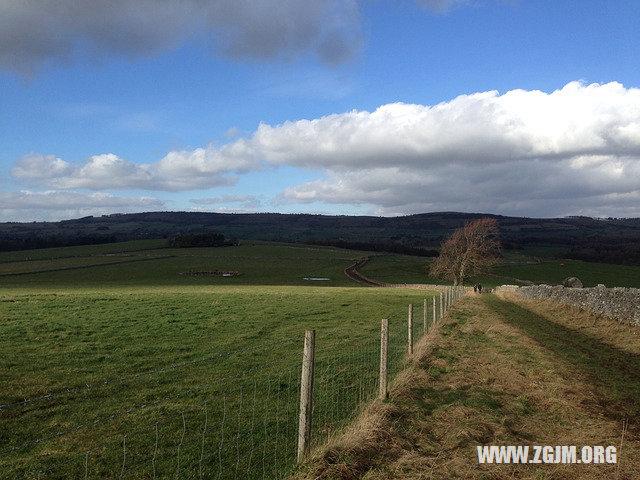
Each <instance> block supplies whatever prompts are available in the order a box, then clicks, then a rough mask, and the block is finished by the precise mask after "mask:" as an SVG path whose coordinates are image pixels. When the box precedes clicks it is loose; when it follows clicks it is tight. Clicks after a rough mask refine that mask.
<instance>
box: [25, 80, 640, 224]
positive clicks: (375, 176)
mask: <svg viewBox="0 0 640 480" xmlns="http://www.w3.org/2000/svg"><path fill="white" fill-rule="evenodd" d="M264 165H271V166H280V165H286V166H294V167H301V168H306V169H312V170H316V171H319V172H321V173H322V174H323V175H324V176H323V178H321V179H319V180H317V181H314V182H310V183H305V184H301V185H294V186H292V187H291V188H289V189H287V190H286V191H285V192H283V198H284V199H288V200H289V201H291V202H297V203H312V202H316V203H317V202H320V203H325V204H348V205H355V204H358V205H370V206H372V208H377V209H378V211H379V212H381V213H387V212H391V213H409V212H415V211H425V210H466V211H468V210H476V211H477V210H484V211H492V212H501V213H522V214H532V215H556V214H563V215H564V214H572V213H585V214H587V213H588V212H598V214H602V213H603V212H605V211H608V212H610V214H612V215H616V214H617V213H616V212H618V211H619V210H621V209H626V210H625V211H631V210H633V211H635V212H636V213H635V214H636V215H640V207H635V206H634V205H635V203H634V200H633V199H634V198H635V197H634V195H636V193H637V192H639V191H640V89H637V88H625V87H624V86H623V85H621V84H619V83H615V82H613V83H608V84H603V85H600V84H592V85H583V84H581V83H578V82H572V83H569V84H567V85H566V86H565V87H563V88H561V89H559V90H556V91H554V92H551V93H545V92H541V91H525V90H512V91H509V92H506V93H504V94H499V93H498V92H496V91H489V92H480V93H473V94H470V95H462V96H460V97H457V98H455V99H453V100H451V101H448V102H443V103H440V104H437V105H416V104H402V103H394V104H388V105H383V106H381V107H379V108H378V109H376V110H375V111H373V112H367V111H351V112H346V113H342V114H334V115H328V116H325V117H321V118H317V119H312V120H298V121H291V122H285V123H283V124H281V125H277V126H271V125H267V124H261V125H260V126H259V127H258V128H257V130H256V131H255V132H254V133H253V134H252V135H250V136H248V137H246V138H241V139H238V140H236V141H232V142H230V143H227V144H226V145H223V146H221V147H214V146H209V147H207V148H204V149H196V150H193V151H180V152H171V153H169V154H167V155H166V156H165V158H163V159H162V160H160V161H159V162H156V163H151V164H135V163H132V162H127V161H124V160H121V159H119V158H118V157H115V156H113V155H99V156H96V157H92V158H91V159H90V160H89V161H88V162H87V163H85V164H84V165H82V166H72V165H71V164H68V163H67V162H64V161H62V160H60V159H57V158H56V157H53V156H47V157H42V158H38V157H34V156H29V157H26V159H23V160H22V161H20V162H19V163H18V164H17V165H16V167H15V168H14V175H15V176H16V177H18V178H21V179H23V180H28V181H32V182H36V183H40V184H45V185H49V186H53V187H56V188H80V187H82V188H94V189H103V188H119V187H124V188H134V187H135V188H146V189H156V190H163V189H164V190H190V189H197V188H202V187H210V186H216V185H224V184H228V183H231V182H233V180H234V174H235V173H241V172H246V171H249V170H253V169H258V168H262V167H263V166H264Z"/></svg>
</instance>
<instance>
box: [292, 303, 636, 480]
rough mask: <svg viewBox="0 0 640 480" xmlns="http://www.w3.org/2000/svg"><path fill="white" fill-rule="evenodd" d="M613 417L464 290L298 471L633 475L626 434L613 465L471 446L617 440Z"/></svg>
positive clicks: (347, 475) (410, 475)
mask: <svg viewBox="0 0 640 480" xmlns="http://www.w3.org/2000/svg"><path fill="white" fill-rule="evenodd" d="M620 436H621V425H620V423H619V422H616V421H614V420H611V419H610V418H609V417H607V416H605V415H604V414H603V412H602V411H601V409H600V406H599V400H598V396H597V394H596V393H595V392H594V390H593V389H592V387H591V385H590V384H589V380H588V378H587V376H586V375H585V376H583V375H581V374H580V372H578V371H577V370H576V369H575V368H574V367H573V366H571V365H568V364H562V363H559V362H558V359H557V358H556V357H555V356H554V355H552V354H550V353H549V352H548V351H547V350H546V349H545V348H544V347H543V346H541V345H539V344H538V343H537V342H535V341H534V340H532V339H531V338H529V337H527V336H526V335H524V334H523V333H522V332H521V331H520V330H518V329H517V328H515V327H513V326H511V325H509V324H507V323H506V322H503V321H502V319H501V318H500V316H499V315H498V314H496V313H495V312H494V311H492V310H491V309H489V308H488V307H487V306H486V305H485V304H484V302H483V301H482V300H480V299H478V298H468V299H466V300H465V301H463V302H462V303H461V304H460V305H459V306H457V307H456V308H454V309H453V310H452V311H451V313H450V315H449V316H448V318H446V319H445V322H444V324H443V325H442V326H441V327H440V328H439V329H438V331H436V332H431V333H430V334H429V335H427V336H426V337H425V338H424V339H423V340H422V341H421V343H420V344H419V345H418V347H417V348H416V353H415V354H414V356H413V358H412V359H411V360H410V362H409V365H408V367H407V368H406V370H405V371H404V372H403V373H402V374H401V375H400V376H399V377H398V379H397V380H396V382H395V383H394V385H393V386H392V390H391V393H390V398H389V401H387V402H375V403H374V404H372V405H370V406H369V407H368V408H366V409H365V410H364V411H363V413H362V415H361V416H360V418H359V419H358V421H357V422H355V423H354V424H353V425H351V426H350V427H349V428H348V430H346V431H345V432H344V434H342V435H341V436H338V437H336V438H334V439H333V440H332V441H331V442H330V443H328V444H327V445H324V446H323V447H321V448H320V449H318V450H317V451H315V452H314V453H313V455H312V456H311V458H310V459H309V461H308V462H307V463H306V464H305V465H304V466H303V467H302V468H301V469H300V471H299V472H298V473H297V475H296V476H295V477H294V478H296V479H297V480H302V479H340V480H352V479H367V480H383V479H385V480H386V479H456V478H460V479H495V480H499V479H500V480H502V479H505V480H506V479H531V480H533V479H558V480H560V479H567V480H571V479H587V480H589V479H600V478H605V477H607V478H618V479H620V480H623V479H635V478H640V442H638V439H637V438H634V437H633V435H629V434H627V436H626V437H625V445H624V450H623V454H622V457H621V464H620V465H617V466H586V465H479V464H478V463H477V459H476V446H477V445H483V444H485V445H486V444H496V445H578V446H580V445H619V443H620Z"/></svg>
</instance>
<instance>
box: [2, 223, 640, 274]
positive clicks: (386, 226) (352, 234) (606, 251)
mask: <svg viewBox="0 0 640 480" xmlns="http://www.w3.org/2000/svg"><path fill="white" fill-rule="evenodd" d="M487 216H488V217H493V218H495V219H497V221H498V223H499V225H500V229H501V235H502V239H503V243H504V245H505V247H506V248H508V249H529V250H531V249H533V248H535V249H536V251H539V254H540V255H552V254H554V255H562V256H565V257H568V258H577V259H582V260H592V261H604V262H610V263H623V264H624V263H627V264H640V219H638V218H628V219H624V218H623V219H617V218H608V219H594V218H589V217H566V218H525V217H507V216H500V215H491V214H482V213H458V212H438V213H423V214H417V215H407V216H402V217H371V216H332V215H307V214H279V213H252V214H233V213H196V212H147V213H133V214H117V215H106V216H102V217H84V218H79V219H75V220H64V221H60V222H32V223H14V222H10V223H0V250H2V251H7V250H22V249H31V248H45V247H54V246H65V245H83V244H95V243H107V242H115V241H124V240H133V239H143V238H169V237H171V236H174V235H177V234H186V233H199V232H206V231H218V232H220V233H223V234H224V235H225V236H226V237H227V238H231V239H240V240H268V241H282V242H293V243H316V244H327V245H337V246H342V247H352V248H360V249H366V250H386V251H396V252H402V253H409V254H422V255H433V254H434V253H435V249H437V248H438V246H439V244H440V242H441V241H442V239H443V238H444V237H445V236H446V235H448V234H449V233H450V232H451V231H452V230H454V229H456V228H458V227H460V226H462V225H464V223H465V222H467V221H469V220H472V219H475V218H480V217H487Z"/></svg>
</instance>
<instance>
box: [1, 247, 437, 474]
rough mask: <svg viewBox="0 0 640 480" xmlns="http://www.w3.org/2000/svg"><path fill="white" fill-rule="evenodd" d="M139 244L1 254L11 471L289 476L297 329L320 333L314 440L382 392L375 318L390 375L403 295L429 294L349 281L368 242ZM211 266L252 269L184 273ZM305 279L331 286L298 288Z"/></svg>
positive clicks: (4, 433)
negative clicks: (321, 279) (386, 342)
mask: <svg viewBox="0 0 640 480" xmlns="http://www.w3.org/2000/svg"><path fill="white" fill-rule="evenodd" d="M157 246H159V245H156V247H157ZM123 247H124V248H123ZM130 247H134V248H133V249H131V248H130ZM135 247H136V245H132V244H127V245H118V246H115V245H112V246H106V245H103V246H98V247H75V248H73V249H70V250H67V251H66V250H65V249H53V250H50V251H48V252H47V254H43V252H36V253H35V254H33V256H32V257H31V258H32V259H31V260H26V261H23V262H19V263H17V262H16V260H19V258H16V257H15V256H12V255H10V256H8V257H5V258H3V260H5V261H6V263H3V264H0V268H4V270H2V272H3V273H4V274H7V273H17V272H19V273H21V274H20V275H5V276H0V282H1V283H2V284H3V286H4V288H3V289H2V290H1V291H0V339H1V340H0V365H2V366H1V367H0V383H1V384H2V385H3V387H4V388H3V389H2V392H1V393H0V405H1V407H0V452H1V453H0V471H2V476H4V477H6V478H34V479H35V478H47V479H49V478H52V479H57V478H59V479H62V478H84V477H85V475H86V477H87V478H116V477H117V478H152V477H153V476H154V474H155V475H156V476H157V477H158V478H167V477H174V478H198V477H200V475H202V476H203V477H204V478H235V477H238V476H239V477H241V478H247V479H251V478H280V477H282V476H284V475H285V474H286V473H287V471H288V470H289V469H290V468H291V467H292V465H293V463H294V456H295V447H296V444H295V442H296V435H297V432H296V428H297V424H296V422H297V397H298V395H299V393H298V388H299V387H298V376H299V369H300V357H301V350H302V339H303V333H304V330H305V329H308V328H314V329H315V330H316V332H317V333H316V335H317V340H316V341H317V345H316V351H317V363H316V404H315V416H314V441H315V443H316V444H318V443H320V442H322V441H323V440H324V439H326V438H327V437H328V436H330V435H333V434H334V433H335V432H336V431H338V430H339V429H340V428H342V427H343V426H344V425H345V424H346V423H347V422H348V421H349V419H350V418H353V415H354V414H355V413H356V412H357V410H358V408H359V406H360V405H362V403H363V402H364V401H365V400H367V399H368V398H370V396H371V395H372V394H373V393H374V392H375V389H376V381H377V368H378V348H379V322H380V319H381V318H389V319H390V329H391V332H390V339H391V352H390V361H391V365H390V368H391V371H392V373H395V372H398V371H399V370H400V369H401V367H402V362H403V360H402V358H403V354H404V349H405V342H406V323H405V319H406V307H407V304H408V303H410V302H413V303H414V304H421V303H422V300H423V299H424V298H425V296H428V295H429V292H425V291H417V290H399V289H367V288H361V287H360V286H358V285H356V284H353V283H352V282H350V281H349V280H348V279H346V277H345V278H343V277H344V275H343V272H342V270H343V269H344V266H346V265H347V264H348V263H349V262H350V261H351V258H353V257H356V258H357V256H358V255H359V252H348V251H344V250H338V249H328V248H315V247H313V248H304V247H302V248H301V247H292V246H289V245H265V244H255V245H245V246H242V247H232V248H221V249H186V250H181V251H177V250H175V251H168V249H157V248H155V247H154V248H153V249H152V250H149V249H148V248H149V247H150V245H145V248H146V249H145V250H140V249H136V248H135ZM118 252H120V253H118ZM22 254H24V252H22ZM106 254H116V255H115V257H114V256H112V255H109V256H108V257H104V256H103V255H106ZM125 255H126V256H125ZM157 255H160V256H164V255H175V256H172V257H170V258H160V259H158V258H155V256H157ZM36 258H37V259H36ZM44 258H49V260H43V259H44ZM52 258H53V260H51V259H52ZM104 258H108V259H110V260H113V259H114V258H115V259H116V260H123V261H126V263H120V264H114V265H101V264H100V265H99V264H98V262H100V260H102V259H104ZM143 258H148V260H144V261H136V262H129V261H128V260H132V259H135V260H141V259H143ZM42 262H45V264H44V268H46V269H48V270H49V271H46V272H44V271H42V272H40V273H28V272H29V268H31V269H32V271H33V270H40V269H42V268H43V263H42ZM47 262H50V263H47ZM65 266H66V267H71V268H73V270H59V268H60V267H65ZM203 266H204V267H214V268H220V269H223V268H224V269H241V270H242V271H243V276H241V277H237V278H216V277H206V278H197V277H184V276H181V275H178V274H177V273H178V272H179V271H181V270H183V269H187V268H189V267H193V268H202V267H203ZM76 267H83V268H76ZM309 274H312V275H314V276H328V277H330V278H331V279H332V280H331V282H330V285H332V286H331V287H327V286H297V285H299V284H304V283H305V282H304V281H303V280H302V276H303V275H305V276H306V275H309ZM227 281H229V282H228V283H231V284H230V285H224V284H223V283H227ZM233 282H235V283H236V285H233V284H232V283H233ZM244 283H254V284H262V285H243V284H244ZM278 283H280V285H278ZM345 284H349V285H353V286H351V287H344V286H336V285H345ZM416 316H417V318H421V312H420V310H418V311H417V314H416ZM415 328H416V332H415V336H416V337H417V336H418V333H419V331H420V323H419V322H416V326H415ZM25 399H26V401H25Z"/></svg>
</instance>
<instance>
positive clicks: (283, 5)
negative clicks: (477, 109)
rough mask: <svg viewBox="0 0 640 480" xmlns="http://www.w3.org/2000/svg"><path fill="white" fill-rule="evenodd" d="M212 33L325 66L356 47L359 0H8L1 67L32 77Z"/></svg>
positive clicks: (234, 46) (248, 48)
mask: <svg viewBox="0 0 640 480" xmlns="http://www.w3.org/2000/svg"><path fill="white" fill-rule="evenodd" d="M202 35H204V36H208V37H210V38H211V39H212V41H213V44H214V45H215V46H216V47H217V48H218V50H220V51H222V52H224V53H226V54H227V55H231V56H233V57H242V58H254V59H264V58H273V57H285V58H287V57H292V56H295V55H299V54H302V53H306V52H314V53H315V54H316V55H317V56H319V57H320V58H321V59H322V60H323V61H325V62H327V63H339V62H342V61H345V60H346V59H348V58H349V57H351V55H352V54H353V53H354V52H355V51H356V50H357V49H358V48H359V45H360V22H359V18H358V5H357V2H356V0H314V1H312V2H309V1H306V0H162V1H158V0H136V1H131V0H3V1H2V2H0V68H4V69H8V70H12V71H16V72H20V73H22V74H31V73H33V72H34V70H37V68H38V67H40V66H41V65H42V64H43V63H45V62H50V61H58V62H59V61H68V60H71V59H73V57H74V56H75V55H76V54H77V53H78V52H79V51H86V50H89V51H90V52H91V53H92V54H96V53H97V54H119V55H126V56H132V57H134V56H141V55H150V54H154V53H157V52H159V51H162V50H165V49H168V48H174V47H176V46H178V45H180V44H181V43H182V42H184V41H185V40H187V39H189V38H192V37H196V36H202Z"/></svg>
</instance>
